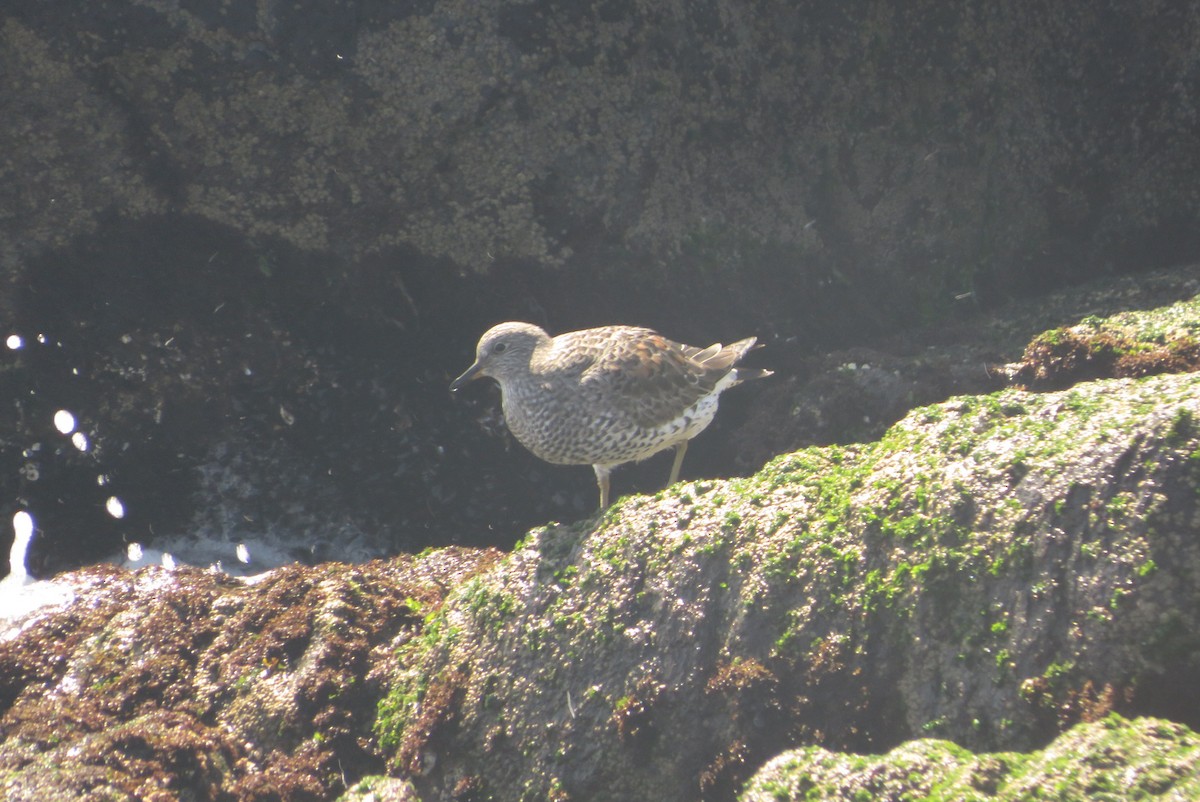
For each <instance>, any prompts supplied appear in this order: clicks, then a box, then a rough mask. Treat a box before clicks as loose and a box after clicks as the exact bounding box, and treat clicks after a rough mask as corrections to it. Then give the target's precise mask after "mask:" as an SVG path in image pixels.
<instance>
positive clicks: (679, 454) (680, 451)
mask: <svg viewBox="0 0 1200 802" xmlns="http://www.w3.org/2000/svg"><path fill="white" fill-rule="evenodd" d="M687 444H688V441H687V440H684V441H683V442H682V443H678V444H676V446H675V464H674V465H672V466H671V478H670V479H668V480H667V487H670V486H671V485H673V484H675V483H676V482H678V481H679V469H680V468H681V467H683V455H684V454H686V453H687Z"/></svg>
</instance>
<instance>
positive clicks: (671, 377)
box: [581, 329, 737, 428]
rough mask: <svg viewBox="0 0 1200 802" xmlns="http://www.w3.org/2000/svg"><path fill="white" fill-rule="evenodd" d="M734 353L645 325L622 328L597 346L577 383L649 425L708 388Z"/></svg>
mask: <svg viewBox="0 0 1200 802" xmlns="http://www.w3.org/2000/svg"><path fill="white" fill-rule="evenodd" d="M631 335H632V336H631ZM694 355H701V356H702V357H703V358H704V360H705V361H704V362H699V361H697V360H696V359H695V358H694ZM736 357H737V355H736V354H731V355H729V356H728V357H725V355H724V354H723V353H722V351H721V349H720V348H718V349H717V351H716V352H713V351H712V349H711V348H705V349H701V348H694V347H692V346H687V345H682V344H680V343H676V342H673V341H671V340H668V339H666V338H665V337H663V336H661V335H659V334H657V333H656V332H654V331H651V330H650V329H632V330H631V329H625V330H623V331H622V332H621V333H620V336H619V337H613V338H610V339H608V340H607V341H606V342H605V343H604V345H603V347H601V348H599V349H598V353H597V354H596V358H595V361H594V362H593V364H592V366H591V367H589V368H588V369H587V370H586V371H584V373H583V375H582V377H581V384H583V385H584V386H590V387H589V389H594V390H595V391H597V392H600V391H602V392H604V394H605V397H606V399H607V401H608V403H609V404H610V405H613V406H615V407H616V408H618V409H619V410H621V412H622V413H623V414H625V415H628V416H629V417H630V418H632V419H633V420H634V421H635V422H636V423H637V425H639V426H642V427H646V428H651V427H655V426H660V425H663V424H665V423H667V422H669V421H671V420H673V419H674V418H676V417H677V416H678V415H679V414H680V413H681V412H682V411H683V410H685V409H687V408H688V407H690V406H691V405H692V404H694V403H696V402H697V401H699V400H700V399H701V398H703V397H704V396H705V395H708V394H709V393H710V392H712V390H713V388H714V387H715V386H716V384H717V382H718V381H719V380H720V379H721V377H722V376H724V375H725V374H726V373H728V372H729V368H730V366H731V365H732V364H733V362H734V360H735V359H736ZM601 376H603V377H604V378H603V380H600V377H601Z"/></svg>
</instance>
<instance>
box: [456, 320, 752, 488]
mask: <svg viewBox="0 0 1200 802" xmlns="http://www.w3.org/2000/svg"><path fill="white" fill-rule="evenodd" d="M756 341H757V338H755V337H748V338H746V339H744V340H739V341H737V342H735V343H732V344H730V345H722V344H721V343H715V344H713V345H710V346H708V347H707V348H697V347H695V346H692V345H684V344H682V343H678V342H674V341H672V340H668V339H667V338H666V337H663V336H662V335H661V334H659V333H658V332H656V331H654V330H653V329H649V328H643V327H639V326H600V327H598V328H592V329H583V330H581V331H572V332H567V333H565V334H559V335H558V336H556V337H551V336H550V335H549V334H547V333H546V331H545V330H544V329H542V328H541V327H539V326H535V325H533V324H532V323H522V322H517V321H510V322H507V323H500V324H498V325H496V326H493V327H492V328H490V329H488V330H487V331H486V332H484V334H483V336H482V337H481V338H480V339H479V344H478V345H477V346H476V347H475V362H474V364H472V365H471V366H470V367H469V368H467V369H466V371H464V372H463V374H462V375H461V376H459V377H458V378H457V379H455V380H454V381H453V382H451V384H450V390H451V391H452V392H457V391H458V390H461V389H462V388H463V387H464V386H466V385H467V384H468V383H469V382H471V381H473V380H475V379H478V378H481V377H484V376H487V377H490V378H492V379H494V380H495V381H496V382H497V383H498V384H499V385H500V395H501V406H502V408H503V410H504V420H505V422H506V423H507V425H508V429H509V431H510V432H512V434H513V436H514V437H515V438H516V439H517V442H519V443H520V444H521V445H523V446H524V447H525V448H527V449H528V450H529V451H531V452H533V454H534V455H535V456H537V457H539V458H541V459H543V460H545V461H546V462H550V463H554V464H557V465H591V466H592V469H593V471H595V474H596V483H597V485H598V486H599V488H600V509H601V510H604V509H607V508H608V506H609V476H610V475H611V473H612V471H613V469H614V468H616V467H617V466H618V465H621V464H623V463H626V462H633V461H640V460H644V459H646V458H647V457H650V456H653V455H654V454H657V453H659V452H660V451H664V450H666V449H668V448H674V449H675V461H674V463H673V464H672V465H671V475H670V478H669V479H668V481H667V486H668V487H669V486H670V485H673V484H675V482H676V481H678V479H679V469H680V467H681V466H682V465H683V456H684V454H685V453H686V452H687V447H688V442H689V441H690V440H691V439H692V438H693V437H695V436H696V435H698V434H700V432H702V431H704V429H705V428H706V427H707V426H708V425H709V424H710V423H711V422H712V420H713V417H714V416H715V415H716V413H717V403H718V398H719V397H720V395H721V393H723V392H724V391H726V390H728V389H729V388H730V387H733V386H735V385H737V384H740V383H742V382H744V381H748V380H750V379H759V378H764V377H766V376H770V375H772V373H773V371H770V370H764V369H759V368H743V367H738V366H737V365H738V362H739V361H740V360H741V359H742V357H744V356H745V355H746V354H747V352H749V351H750V350H751V349H752V348H754V346H755V343H756Z"/></svg>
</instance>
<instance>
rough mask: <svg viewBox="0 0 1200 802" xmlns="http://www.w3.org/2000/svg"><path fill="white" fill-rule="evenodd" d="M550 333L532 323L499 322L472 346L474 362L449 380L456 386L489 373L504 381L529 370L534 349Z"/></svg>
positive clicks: (547, 337)
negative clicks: (461, 373) (477, 343)
mask: <svg viewBox="0 0 1200 802" xmlns="http://www.w3.org/2000/svg"><path fill="white" fill-rule="evenodd" d="M549 341H550V335H548V334H546V332H545V331H543V330H542V329H540V328H538V327H537V326H534V325H533V324H532V323H501V324H499V325H498V326H493V327H492V328H490V329H488V330H487V331H486V332H484V335H483V336H482V337H480V338H479V345H477V346H475V364H474V365H471V367H469V368H467V370H466V372H464V373H463V375H461V376H459V377H458V378H457V379H455V380H454V381H453V382H451V384H450V389H451V390H459V389H461V388H462V387H463V386H464V385H466V384H467V382H470V381H471V380H473V379H478V378H479V377H480V376H491V377H492V378H493V379H495V380H496V381H498V382H500V384H501V385H503V384H504V382H505V380H506V379H508V378H509V377H511V376H515V375H518V374H519V373H521V372H522V371H527V370H529V360H530V359H532V358H533V352H534V349H536V348H537V347H538V346H539V345H542V344H544V343H548V342H549Z"/></svg>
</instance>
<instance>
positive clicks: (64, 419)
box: [54, 409, 75, 434]
mask: <svg viewBox="0 0 1200 802" xmlns="http://www.w3.org/2000/svg"><path fill="white" fill-rule="evenodd" d="M54 428H55V429H58V430H59V431H60V432H62V433H63V434H70V433H71V432H73V431H75V416H74V415H72V414H71V413H70V412H68V411H67V410H65V409H60V410H59V411H58V412H55V413H54Z"/></svg>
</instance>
